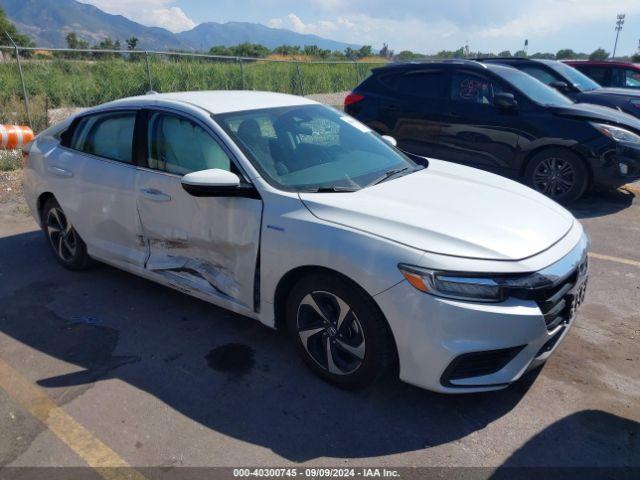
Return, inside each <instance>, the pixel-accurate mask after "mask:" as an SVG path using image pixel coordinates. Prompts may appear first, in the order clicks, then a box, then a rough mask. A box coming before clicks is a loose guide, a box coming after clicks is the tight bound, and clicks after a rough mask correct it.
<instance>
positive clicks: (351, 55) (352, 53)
mask: <svg viewBox="0 0 640 480" xmlns="http://www.w3.org/2000/svg"><path fill="white" fill-rule="evenodd" d="M344 56H345V57H347V58H348V59H349V60H355V59H356V58H358V51H357V50H354V49H353V48H351V47H347V48H345V49H344Z"/></svg>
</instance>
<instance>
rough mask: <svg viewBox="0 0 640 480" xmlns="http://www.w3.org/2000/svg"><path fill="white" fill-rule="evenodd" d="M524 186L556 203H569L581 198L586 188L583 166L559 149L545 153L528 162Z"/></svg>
mask: <svg viewBox="0 0 640 480" xmlns="http://www.w3.org/2000/svg"><path fill="white" fill-rule="evenodd" d="M524 180H525V183H526V184H527V185H528V186H530V187H531V188H533V189H535V190H538V191H539V192H540V193H543V194H544V195H546V196H547V197H549V198H551V199H552V200H555V201H556V202H559V203H570V202H573V201H575V200H577V199H578V198H580V197H581V196H582V194H583V193H584V192H585V190H586V189H587V186H588V184H589V176H588V173H587V168H586V166H585V164H584V162H583V161H582V160H581V159H580V158H579V157H578V156H577V155H575V154H574V153H572V152H569V151H566V150H562V149H555V148H554V149H548V150H544V151H542V152H540V153H537V154H536V155H534V156H533V158H531V160H530V161H529V163H528V165H527V168H526V171H525V175H524Z"/></svg>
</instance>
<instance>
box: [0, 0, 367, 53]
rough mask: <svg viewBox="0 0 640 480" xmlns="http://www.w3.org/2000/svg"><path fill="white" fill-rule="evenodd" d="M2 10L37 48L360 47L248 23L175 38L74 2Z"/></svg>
mask: <svg viewBox="0 0 640 480" xmlns="http://www.w3.org/2000/svg"><path fill="white" fill-rule="evenodd" d="M0 7H2V9H3V10H4V11H5V13H6V16H7V18H8V19H9V20H10V21H11V22H13V23H14V24H15V26H16V27H17V28H18V30H20V31H21V32H22V33H24V34H26V35H29V37H31V39H32V40H33V41H34V42H35V43H36V45H37V46H39V47H66V40H65V37H66V35H67V34H68V33H70V32H75V33H76V34H77V35H78V37H79V38H81V39H83V40H86V41H88V42H89V43H90V44H95V43H98V42H100V41H101V40H104V39H105V38H107V37H109V38H111V39H112V40H114V41H115V40H120V41H121V42H124V40H126V39H127V38H130V37H137V38H138V40H139V41H138V47H137V48H138V49H143V50H144V49H149V50H186V51H207V50H209V48H211V47H212V46H214V45H224V46H227V47H228V46H231V45H237V44H239V43H243V42H250V43H259V44H262V45H264V46H266V47H268V48H275V47H277V46H279V45H300V46H304V45H317V46H318V47H320V48H323V49H328V50H344V49H345V48H347V47H351V48H358V47H359V45H353V44H348V43H343V42H338V41H335V40H329V39H326V38H322V37H319V36H317V35H306V34H301V33H297V32H294V31H291V30H286V29H281V28H270V27H267V26H265V25H262V24H259V23H248V22H227V23H216V22H206V23H201V24H200V25H198V26H196V27H194V28H193V29H191V30H187V31H185V32H180V33H173V32H170V31H169V30H166V29H164V28H160V27H147V26H145V25H142V24H140V23H137V22H134V21H132V20H129V19H128V18H126V17H124V16H122V15H112V14H109V13H106V12H104V11H102V10H100V9H99V8H97V7H95V6H93V5H87V4H85V3H81V2H78V1H76V0H0Z"/></svg>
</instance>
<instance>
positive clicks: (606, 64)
mask: <svg viewBox="0 0 640 480" xmlns="http://www.w3.org/2000/svg"><path fill="white" fill-rule="evenodd" d="M564 63H566V64H567V65H571V66H572V67H573V68H576V69H578V70H580V71H581V72H582V73H584V74H585V75H586V76H587V77H590V78H591V79H592V80H595V81H596V82H598V83H599V84H600V85H602V86H603V87H617V88H636V89H640V64H638V63H630V62H616V61H609V60H598V61H596V60H565V61H564Z"/></svg>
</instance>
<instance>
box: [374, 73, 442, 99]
mask: <svg viewBox="0 0 640 480" xmlns="http://www.w3.org/2000/svg"><path fill="white" fill-rule="evenodd" d="M442 78H443V75H442V72H440V71H437V70H431V71H421V72H407V73H393V74H390V75H384V76H382V77H381V78H380V83H382V84H383V85H384V86H385V87H388V88H392V89H394V90H397V91H399V92H402V93H403V94H408V95H412V96H415V97H421V98H441V97H442V85H443V81H442Z"/></svg>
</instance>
